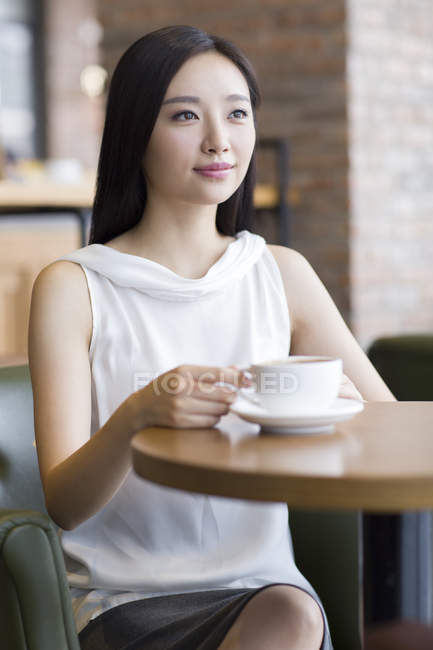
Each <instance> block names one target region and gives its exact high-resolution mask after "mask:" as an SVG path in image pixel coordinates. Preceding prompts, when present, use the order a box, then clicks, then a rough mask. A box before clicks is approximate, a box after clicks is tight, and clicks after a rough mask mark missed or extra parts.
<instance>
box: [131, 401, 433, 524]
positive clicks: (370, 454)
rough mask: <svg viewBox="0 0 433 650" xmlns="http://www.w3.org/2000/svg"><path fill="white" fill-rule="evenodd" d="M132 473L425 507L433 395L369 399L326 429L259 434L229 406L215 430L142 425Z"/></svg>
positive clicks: (183, 482) (183, 485)
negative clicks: (331, 429) (413, 398)
mask: <svg viewBox="0 0 433 650" xmlns="http://www.w3.org/2000/svg"><path fill="white" fill-rule="evenodd" d="M132 457H133V467H134V470H135V471H136V472H137V474H138V475H140V476H141V477H143V478H145V479H148V480H150V481H153V482H156V483H159V484H161V485H165V486H169V487H173V488H178V489H183V490H188V491H192V492H201V493H203V494H211V495H219V496H225V497H233V498H241V499H254V500H259V501H279V502H286V503H287V504H288V505H289V507H299V508H305V507H306V508H309V507H311V508H326V509H340V508H344V509H362V510H370V511H382V512H391V511H401V510H406V509H427V508H433V402H374V403H369V404H365V409H364V411H363V412H361V413H359V414H358V415H356V416H355V417H353V418H352V419H351V420H348V421H346V422H341V423H338V424H337V425H336V426H335V431H334V432H333V433H328V434H322V435H309V436H299V435H298V436H295V435H270V434H263V433H260V427H259V425H256V424H251V423H249V422H245V421H244V420H242V419H241V418H239V417H238V416H236V415H234V414H233V413H229V414H228V415H227V416H225V417H223V418H221V420H220V422H219V425H218V427H217V428H210V429H174V428H157V427H154V428H148V429H145V430H143V431H141V432H139V433H138V434H137V435H136V436H135V437H134V439H133V441H132Z"/></svg>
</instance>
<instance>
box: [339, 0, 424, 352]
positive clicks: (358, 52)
mask: <svg viewBox="0 0 433 650" xmlns="http://www.w3.org/2000/svg"><path fill="white" fill-rule="evenodd" d="M348 33H349V43H350V46H349V53H348V63H349V65H348V81H349V116H350V122H349V124H350V129H349V132H350V161H351V182H350V187H351V190H350V193H351V230H350V241H351V300H352V322H353V325H354V330H355V333H356V335H357V337H358V339H359V340H360V341H361V342H364V343H368V342H369V341H370V340H371V339H372V338H374V337H376V336H378V335H382V334H391V333H395V332H398V333H400V332H417V331H430V332H431V331H432V330H433V273H432V271H433V265H432V263H433V7H432V3H431V0H382V1H381V2H376V1H374V0H363V1H362V2H359V1H358V0H349V2H348Z"/></svg>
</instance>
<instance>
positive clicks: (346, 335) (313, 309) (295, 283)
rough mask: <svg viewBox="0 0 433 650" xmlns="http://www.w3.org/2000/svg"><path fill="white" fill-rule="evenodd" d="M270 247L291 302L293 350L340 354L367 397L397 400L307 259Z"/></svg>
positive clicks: (303, 352)
mask: <svg viewBox="0 0 433 650" xmlns="http://www.w3.org/2000/svg"><path fill="white" fill-rule="evenodd" d="M269 249H270V250H271V252H272V254H273V255H274V257H275V259H276V261H277V263H278V265H279V268H280V271H281V275H282V278H283V283H284V288H285V291H286V297H287V303H288V305H289V311H290V317H291V327H292V346H291V353H292V354H310V355H311V354H317V355H326V356H335V357H340V358H341V359H343V368H344V373H345V375H347V377H349V379H350V380H351V381H352V382H353V383H354V384H355V386H356V388H357V389H358V390H359V392H360V393H361V395H362V397H363V398H364V399H365V400H368V401H391V400H394V399H395V398H394V396H393V395H392V393H391V391H390V390H389V388H388V387H387V386H386V384H385V383H384V381H383V380H382V378H381V377H380V375H379V374H378V372H377V371H376V369H375V368H374V366H373V365H372V363H371V362H370V360H369V359H368V357H367V356H366V354H365V353H364V352H363V350H362V348H361V347H360V345H359V344H358V343H357V341H356V339H355V338H354V336H353V335H352V333H351V332H350V330H349V328H348V327H347V325H346V323H345V322H344V320H343V318H342V316H341V314H340V312H339V311H338V309H337V307H336V306H335V304H334V302H333V300H332V298H331V297H330V295H329V293H328V291H327V290H326V289H325V287H324V285H323V284H322V282H321V281H320V279H319V278H318V276H317V275H316V273H315V272H314V270H313V269H312V267H311V265H310V264H309V263H308V262H307V260H306V259H305V258H304V257H303V256H302V255H300V254H299V253H297V252H296V251H294V250H292V249H289V248H286V247H284V246H269Z"/></svg>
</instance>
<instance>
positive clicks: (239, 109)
mask: <svg viewBox="0 0 433 650" xmlns="http://www.w3.org/2000/svg"><path fill="white" fill-rule="evenodd" d="M234 113H242V115H243V117H248V113H247V112H246V111H244V110H243V109H242V108H237V109H236V110H235V111H233V113H232V115H233V114H234Z"/></svg>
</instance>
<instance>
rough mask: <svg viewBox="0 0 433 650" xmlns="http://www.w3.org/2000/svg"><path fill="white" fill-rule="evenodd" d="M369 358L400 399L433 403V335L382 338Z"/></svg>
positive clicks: (374, 345) (372, 347)
mask: <svg viewBox="0 0 433 650" xmlns="http://www.w3.org/2000/svg"><path fill="white" fill-rule="evenodd" d="M368 356H369V357H370V360H371V361H372V363H373V365H374V366H375V367H376V369H377V371H378V372H379V374H380V375H381V376H382V378H383V380H384V381H385V383H386V384H387V385H388V386H389V388H390V390H391V391H392V392H393V393H394V395H395V397H396V398H397V399H398V400H401V401H421V402H422V401H428V402H429V401H431V400H433V335H432V334H406V335H401V336H387V337H382V338H379V339H377V340H376V341H374V342H373V343H372V345H371V346H370V348H369V350H368Z"/></svg>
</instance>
